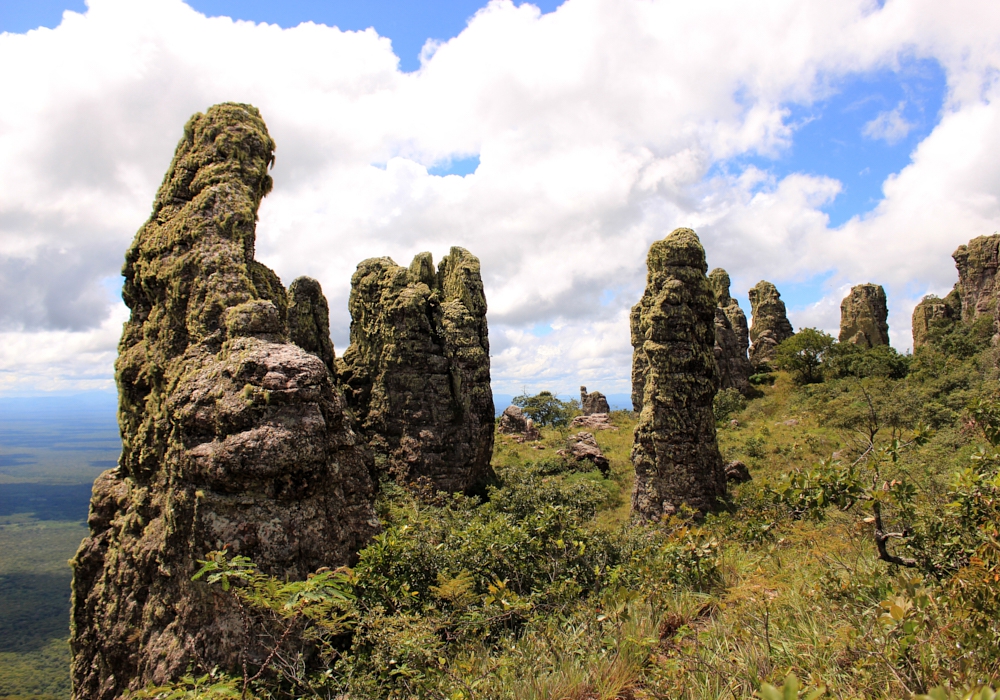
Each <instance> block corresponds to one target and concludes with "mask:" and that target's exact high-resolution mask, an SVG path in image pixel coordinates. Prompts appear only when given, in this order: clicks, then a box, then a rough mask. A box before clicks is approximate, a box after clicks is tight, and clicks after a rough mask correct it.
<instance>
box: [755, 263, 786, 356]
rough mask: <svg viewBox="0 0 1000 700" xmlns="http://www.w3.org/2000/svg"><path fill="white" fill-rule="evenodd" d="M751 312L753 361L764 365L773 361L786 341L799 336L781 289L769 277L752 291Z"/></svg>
mask: <svg viewBox="0 0 1000 700" xmlns="http://www.w3.org/2000/svg"><path fill="white" fill-rule="evenodd" d="M750 315H751V317H752V325H751V326H750V343H751V346H750V364H751V365H753V366H754V367H760V366H761V365H765V364H767V363H768V362H769V361H770V360H771V358H772V357H773V356H774V349H775V348H776V347H778V345H779V344H780V343H781V342H782V341H784V340H788V339H789V338H791V337H792V336H793V335H795V330H794V329H793V328H792V324H791V323H789V322H788V315H787V313H786V312H785V302H783V301H782V300H781V295H780V294H779V293H778V289H777V288H776V287H775V286H774V285H773V284H771V283H770V282H768V281H766V280H761V281H760V282H758V283H757V284H756V285H754V287H753V289H751V290H750Z"/></svg>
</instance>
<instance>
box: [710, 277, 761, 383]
mask: <svg viewBox="0 0 1000 700" xmlns="http://www.w3.org/2000/svg"><path fill="white" fill-rule="evenodd" d="M708 283H709V284H710V285H711V286H712V291H713V292H714V293H715V303H716V309H715V363H716V365H717V366H718V368H719V386H720V388H722V389H736V390H737V391H739V392H740V393H741V394H743V395H744V396H749V395H750V394H752V393H753V390H752V388H751V386H750V374H751V373H752V372H753V369H752V368H751V366H750V360H749V359H748V358H747V349H748V348H749V345H750V335H749V331H748V330H747V317H746V315H745V314H744V313H743V309H741V308H740V305H739V303H738V302H737V301H736V300H735V299H733V298H732V297H731V296H730V295H729V274H728V273H727V272H726V271H725V270H723V269H722V268H721V267H717V268H715V269H714V270H712V271H711V272H710V273H708Z"/></svg>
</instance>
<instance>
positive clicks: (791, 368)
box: [772, 328, 834, 384]
mask: <svg viewBox="0 0 1000 700" xmlns="http://www.w3.org/2000/svg"><path fill="white" fill-rule="evenodd" d="M833 344H834V340H833V336H831V335H829V334H828V333H824V332H823V331H819V330H816V329H815V328H803V329H802V330H800V331H799V332H798V333H796V334H795V335H793V336H792V337H791V338H789V339H788V340H785V341H783V342H782V343H781V344H780V345H778V347H777V348H776V349H775V351H774V358H773V360H772V362H773V364H774V366H775V367H777V368H778V369H783V370H786V371H788V372H790V373H791V375H792V380H793V381H795V383H796V384H812V383H814V382H821V381H823V373H822V372H821V371H820V368H821V367H822V365H823V360H824V359H825V358H826V356H827V355H828V354H829V353H830V350H831V349H832V348H833Z"/></svg>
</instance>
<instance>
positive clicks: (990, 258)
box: [952, 233, 1000, 329]
mask: <svg viewBox="0 0 1000 700" xmlns="http://www.w3.org/2000/svg"><path fill="white" fill-rule="evenodd" d="M952 257H953V258H954V259H955V267H957V268H958V283H957V284H956V285H955V292H957V294H958V298H959V299H960V300H961V304H962V320H963V321H965V322H966V323H971V322H972V321H975V320H976V319H977V318H979V317H980V316H983V315H990V316H992V317H993V321H994V328H997V329H1000V306H998V304H1000V279H997V268H998V266H1000V234H997V233H994V234H993V235H992V236H979V237H978V238H973V239H972V240H971V241H969V242H968V243H967V244H966V245H960V246H959V247H958V249H957V250H956V251H955V252H954V253H953V254H952Z"/></svg>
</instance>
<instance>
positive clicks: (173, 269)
mask: <svg viewBox="0 0 1000 700" xmlns="http://www.w3.org/2000/svg"><path fill="white" fill-rule="evenodd" d="M273 150H274V143H273V142H272V141H271V138H270V137H269V136H268V133H267V129H266V127H265V125H264V122H263V121H262V120H261V118H260V114H259V113H258V112H257V110H256V109H255V108H253V107H250V106H248V105H238V104H223V105H217V106H215V107H212V108H211V109H209V110H208V112H207V113H206V114H197V115H195V116H194V117H192V118H191V120H190V121H189V122H188V123H187V125H186V126H185V128H184V137H183V138H182V139H181V141H180V143H179V144H178V146H177V150H176V152H175V155H174V159H173V162H172V163H171V165H170V169H169V170H168V171H167V174H166V177H165V178H164V180H163V184H162V185H161V186H160V189H159V191H158V193H157V195H156V200H155V201H154V204H153V213H152V215H151V216H150V219H149V221H148V222H147V223H146V224H145V225H144V226H143V227H142V228H141V229H139V232H138V233H137V234H136V237H135V240H134V242H133V243H132V246H131V248H130V249H129V250H128V253H127V254H126V258H125V266H124V269H123V274H124V276H125V283H124V287H123V291H122V296H123V298H124V300H125V303H126V304H127V305H128V307H129V309H130V310H131V316H130V318H129V320H128V322H127V323H126V324H125V326H124V329H123V332H122V338H121V342H120V344H119V355H118V360H117V362H116V363H115V377H116V381H117V385H118V392H119V408H118V418H119V425H120V428H121V436H122V455H121V459H120V461H119V465H118V467H117V468H116V469H113V470H110V471H107V472H105V473H104V474H102V475H101V476H100V477H99V478H98V479H97V481H96V482H95V484H94V491H93V499H92V501H91V507H90V516H89V519H88V523H89V526H90V535H89V536H88V537H87V538H86V539H85V540H84V541H83V543H82V544H81V546H80V549H79V551H78V552H77V554H76V557H75V558H74V559H73V562H72V563H73V600H72V636H71V642H70V643H71V648H72V679H73V697H74V698H77V699H79V700H112V698H117V697H119V696H120V695H121V694H122V693H123V692H125V691H126V690H127V689H129V688H132V689H134V688H138V687H140V686H144V685H145V684H146V683H148V682H154V683H158V682H163V681H168V680H171V679H175V678H177V677H178V676H180V675H181V674H183V673H185V672H186V671H187V669H188V667H189V665H191V666H192V667H193V668H194V669H195V670H196V672H198V673H201V672H207V671H209V670H211V669H212V668H213V667H214V666H219V667H220V668H222V669H228V670H232V671H234V672H238V670H239V666H240V661H241V659H246V660H247V661H248V662H249V663H250V664H251V665H253V664H255V663H260V661H261V660H262V659H263V655H264V654H266V649H264V648H262V647H260V646H259V644H258V640H257V639H248V638H247V636H246V635H245V634H244V631H243V630H244V628H243V625H242V622H241V620H240V616H239V614H238V611H237V610H236V608H235V607H234V606H235V603H234V602H233V601H234V598H232V597H229V596H226V597H222V598H218V599H216V598H215V597H213V592H212V591H211V590H209V589H208V587H207V585H206V584H204V583H202V582H192V581H191V577H192V575H193V574H194V573H195V572H196V571H197V569H198V564H197V560H198V559H204V558H205V555H206V554H207V553H208V552H209V551H211V550H216V549H222V548H224V547H225V548H228V551H229V552H230V553H232V554H240V555H246V556H249V557H251V558H252V559H253V560H254V561H255V562H256V563H257V565H258V566H259V567H260V568H261V569H262V570H263V571H264V572H266V573H269V574H272V575H275V576H278V577H280V578H286V579H293V580H294V579H302V578H305V577H306V575H307V574H308V573H309V572H311V571H314V570H315V569H317V568H319V567H322V566H338V565H342V564H348V563H349V562H350V561H351V559H352V556H353V555H354V554H355V553H356V552H357V551H358V549H359V548H360V547H362V546H363V545H364V544H365V543H366V542H367V540H368V539H369V538H370V537H371V535H373V534H374V533H375V532H376V531H377V529H378V523H377V521H376V519H375V515H374V512H373V510H372V506H371V497H372V484H371V481H370V479H369V474H368V469H367V466H366V463H365V457H364V455H365V452H364V450H363V449H361V447H360V446H359V444H358V443H357V441H356V438H355V434H354V433H353V432H352V430H351V428H350V421H349V416H348V414H347V413H346V406H345V403H344V399H343V397H342V395H341V394H340V392H339V391H338V390H337V388H336V387H335V385H334V383H333V378H332V376H331V374H330V372H329V370H328V368H327V366H326V365H325V364H324V361H322V360H321V359H320V358H319V357H317V355H315V354H312V353H311V352H307V351H306V350H304V349H302V348H301V347H299V346H298V345H295V344H293V343H290V342H289V341H288V329H287V326H286V315H287V303H286V299H285V291H284V289H283V288H282V286H281V282H280V281H279V280H278V277H277V275H275V274H274V273H273V272H272V271H271V270H269V269H267V268H266V267H264V266H263V265H261V264H260V263H258V262H256V261H255V260H254V259H253V254H254V239H255V227H256V216H257V208H258V205H259V204H260V201H261V199H262V198H263V197H264V195H266V194H267V192H268V191H269V190H270V188H271V178H270V176H269V175H268V167H269V166H270V165H271V163H272V162H273V158H274V156H273Z"/></svg>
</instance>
